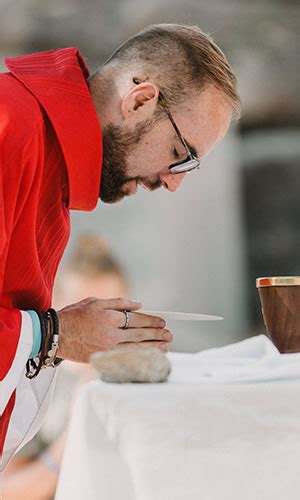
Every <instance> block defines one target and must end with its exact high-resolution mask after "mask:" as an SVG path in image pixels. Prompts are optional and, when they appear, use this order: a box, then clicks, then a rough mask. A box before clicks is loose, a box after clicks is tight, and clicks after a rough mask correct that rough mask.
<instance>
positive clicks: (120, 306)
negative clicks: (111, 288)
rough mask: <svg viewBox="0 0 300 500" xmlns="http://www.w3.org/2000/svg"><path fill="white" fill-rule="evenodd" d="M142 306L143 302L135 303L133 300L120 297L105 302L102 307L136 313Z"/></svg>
mask: <svg viewBox="0 0 300 500" xmlns="http://www.w3.org/2000/svg"><path fill="white" fill-rule="evenodd" d="M142 305H143V304H142V303H141V302H134V301H133V300H129V299H123V298H122V297H118V298H116V299H107V300H103V301H102V304H101V307H102V309H113V310H115V311H136V310H137V309H140V308H141V307H142Z"/></svg>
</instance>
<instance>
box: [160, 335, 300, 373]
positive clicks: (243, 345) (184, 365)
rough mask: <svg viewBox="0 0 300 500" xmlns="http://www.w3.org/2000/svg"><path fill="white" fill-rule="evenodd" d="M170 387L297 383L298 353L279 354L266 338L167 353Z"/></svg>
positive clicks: (299, 362)
mask: <svg viewBox="0 0 300 500" xmlns="http://www.w3.org/2000/svg"><path fill="white" fill-rule="evenodd" d="M167 356H168V358H169V360H170V362H171V365H172V372H171V375H170V376H169V382H171V383H186V382H189V383H199V382H215V383H243V382H266V381H281V380H291V379H295V380H300V353H295V354H280V352H279V351H278V349H277V348H276V347H275V346H274V344H273V343H272V342H271V341H270V340H269V339H268V337H266V336H265V335H258V336H256V337H252V338H249V339H246V340H243V341H241V342H237V343H235V344H230V345H227V346H225V347H218V348H214V349H208V350H205V351H201V352H198V353H193V354H187V353H176V352H174V353H172V352H171V353H168V355H167Z"/></svg>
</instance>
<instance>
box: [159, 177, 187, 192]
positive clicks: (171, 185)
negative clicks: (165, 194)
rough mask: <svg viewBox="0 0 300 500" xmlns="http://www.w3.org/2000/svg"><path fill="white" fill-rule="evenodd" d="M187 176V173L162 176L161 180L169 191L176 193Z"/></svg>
mask: <svg viewBox="0 0 300 500" xmlns="http://www.w3.org/2000/svg"><path fill="white" fill-rule="evenodd" d="M185 176H186V173H185V172H183V173H182V174H161V175H160V180H161V181H162V182H163V184H164V186H165V188H166V189H167V190H168V191H171V192H172V193H174V192H175V191H177V189H178V188H179V186H180V184H181V183H182V181H183V179H184V177H185Z"/></svg>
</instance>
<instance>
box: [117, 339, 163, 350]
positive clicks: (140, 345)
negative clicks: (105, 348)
mask: <svg viewBox="0 0 300 500" xmlns="http://www.w3.org/2000/svg"><path fill="white" fill-rule="evenodd" d="M149 347H155V348H156V349H160V350H161V351H163V352H168V349H169V342H160V341H146V342H123V343H122V344H118V345H117V346H116V349H126V350H128V349H129V348H130V349H131V348H132V349H149Z"/></svg>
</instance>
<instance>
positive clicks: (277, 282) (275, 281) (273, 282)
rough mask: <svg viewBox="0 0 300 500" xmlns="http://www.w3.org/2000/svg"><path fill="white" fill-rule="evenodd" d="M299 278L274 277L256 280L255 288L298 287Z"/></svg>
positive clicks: (299, 283)
mask: <svg viewBox="0 0 300 500" xmlns="http://www.w3.org/2000/svg"><path fill="white" fill-rule="evenodd" d="M299 285H300V276H276V277H272V278H269V277H267V278H257V280H256V288H262V287H266V286H299Z"/></svg>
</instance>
